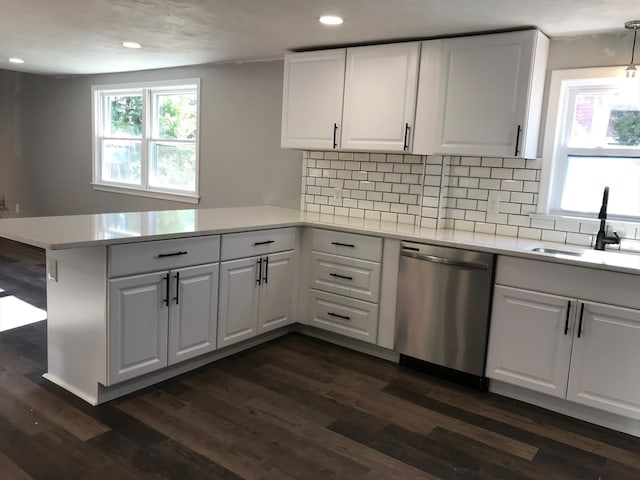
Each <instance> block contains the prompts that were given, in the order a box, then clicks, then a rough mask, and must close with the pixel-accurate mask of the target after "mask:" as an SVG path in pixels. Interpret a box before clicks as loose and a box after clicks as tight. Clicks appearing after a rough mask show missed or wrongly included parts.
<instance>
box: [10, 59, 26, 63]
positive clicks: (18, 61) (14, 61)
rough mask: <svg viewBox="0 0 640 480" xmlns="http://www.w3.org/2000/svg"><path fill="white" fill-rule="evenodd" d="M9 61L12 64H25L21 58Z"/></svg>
mask: <svg viewBox="0 0 640 480" xmlns="http://www.w3.org/2000/svg"><path fill="white" fill-rule="evenodd" d="M9 61H10V62H11V63H24V60H23V59H21V58H10V59H9Z"/></svg>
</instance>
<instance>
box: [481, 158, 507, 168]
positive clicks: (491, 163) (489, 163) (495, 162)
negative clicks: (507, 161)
mask: <svg viewBox="0 0 640 480" xmlns="http://www.w3.org/2000/svg"><path fill="white" fill-rule="evenodd" d="M481 165H482V166H483V167H502V166H503V160H502V158H491V157H482V160H481Z"/></svg>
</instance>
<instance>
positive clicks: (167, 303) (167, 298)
mask: <svg viewBox="0 0 640 480" xmlns="http://www.w3.org/2000/svg"><path fill="white" fill-rule="evenodd" d="M164 280H165V281H166V282H167V289H166V291H165V297H164V299H163V300H162V303H164V304H165V305H166V306H167V307H168V306H169V295H171V293H170V290H171V287H170V286H169V274H168V273H167V274H166V275H165V276H164Z"/></svg>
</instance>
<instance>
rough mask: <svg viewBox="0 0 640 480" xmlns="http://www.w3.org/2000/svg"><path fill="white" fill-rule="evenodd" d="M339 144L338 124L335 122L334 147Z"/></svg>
mask: <svg viewBox="0 0 640 480" xmlns="http://www.w3.org/2000/svg"><path fill="white" fill-rule="evenodd" d="M337 146H338V124H337V123H334V124H333V148H336V147H337Z"/></svg>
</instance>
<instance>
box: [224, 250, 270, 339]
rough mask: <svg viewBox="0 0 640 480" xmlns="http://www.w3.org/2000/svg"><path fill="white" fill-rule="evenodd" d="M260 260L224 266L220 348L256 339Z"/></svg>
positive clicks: (237, 262)
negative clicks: (252, 338)
mask: <svg viewBox="0 0 640 480" xmlns="http://www.w3.org/2000/svg"><path fill="white" fill-rule="evenodd" d="M260 260H261V259H260V258H259V257H251V258H243V259H240V260H233V261H230V262H222V263H221V264H220V299H219V302H220V310H219V318H218V348H220V347H226V346H227V345H232V344H234V343H237V342H240V341H242V340H245V339H247V338H251V337H253V336H255V335H256V332H257V328H258V295H259V288H260V285H258V281H259V274H260V267H259V264H258V262H259V261H260Z"/></svg>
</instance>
